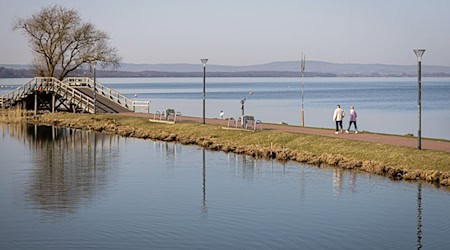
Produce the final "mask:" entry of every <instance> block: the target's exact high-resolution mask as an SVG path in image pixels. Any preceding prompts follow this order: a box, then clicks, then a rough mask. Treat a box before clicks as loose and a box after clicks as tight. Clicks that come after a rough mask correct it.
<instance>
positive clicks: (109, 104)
mask: <svg viewBox="0 0 450 250" xmlns="http://www.w3.org/2000/svg"><path fill="white" fill-rule="evenodd" d="M73 88H74V89H77V90H78V91H80V92H81V93H83V94H85V95H86V96H89V97H90V98H92V99H93V98H94V93H93V92H92V89H90V88H88V87H81V86H80V87H73ZM96 99H97V101H96V107H97V108H96V109H97V113H123V112H130V110H128V109H126V108H124V107H122V106H121V105H119V104H117V103H115V102H114V101H112V100H109V99H108V98H106V97H104V96H102V95H99V94H97V95H96Z"/></svg>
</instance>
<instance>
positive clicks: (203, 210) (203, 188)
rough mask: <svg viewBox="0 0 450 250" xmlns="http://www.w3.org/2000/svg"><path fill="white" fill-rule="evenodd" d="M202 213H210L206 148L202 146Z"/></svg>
mask: <svg viewBox="0 0 450 250" xmlns="http://www.w3.org/2000/svg"><path fill="white" fill-rule="evenodd" d="M202 163H203V164H202V177H203V181H202V191H203V192H202V195H203V196H202V214H208V207H207V206H206V156H205V148H202Z"/></svg>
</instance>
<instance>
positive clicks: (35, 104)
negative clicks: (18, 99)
mask: <svg viewBox="0 0 450 250" xmlns="http://www.w3.org/2000/svg"><path fill="white" fill-rule="evenodd" d="M37 110H38V93H37V92H35V93H34V115H37Z"/></svg>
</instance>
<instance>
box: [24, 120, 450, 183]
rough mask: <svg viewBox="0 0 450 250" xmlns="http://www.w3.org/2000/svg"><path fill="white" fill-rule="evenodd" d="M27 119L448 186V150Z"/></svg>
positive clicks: (197, 127)
mask: <svg viewBox="0 0 450 250" xmlns="http://www.w3.org/2000/svg"><path fill="white" fill-rule="evenodd" d="M32 122H36V123H39V124H51V125H57V126H62V127H71V128H79V129H90V130H95V131H100V132H106V133H114V134H119V135H122V136H129V137H137V138H144V139H155V140H163V141H173V142H179V143H182V144H195V145H200V146H203V147H206V148H209V149H212V150H221V151H225V152H234V153H239V154H248V155H252V156H254V157H257V158H275V159H279V160H294V161H298V162H303V163H308V164H312V165H316V166H319V167H320V166H331V167H342V168H347V169H357V170H361V171H365V172H369V173H375V174H379V175H383V176H387V177H389V178H393V179H406V180H418V179H419V180H426V181H428V182H433V183H435V184H438V185H443V186H450V153H447V152H440V151H431V150H422V151H419V150H417V149H413V148H407V147H398V146H392V145H385V144H377V143H371V142H363V141H355V140H347V139H342V138H332V137H324V136H316V135H306V134H298V133H291V132H284V131H274V130H263V131H255V132H250V131H238V130H224V129H222V128H221V126H218V125H202V124H197V123H190V122H180V123H177V124H174V125H169V124H159V123H151V122H149V121H148V120H147V119H145V118H136V117H123V116H116V115H95V116H94V115H87V114H86V115H83V114H62V113H59V114H45V115H42V116H38V117H35V118H33V119H32Z"/></svg>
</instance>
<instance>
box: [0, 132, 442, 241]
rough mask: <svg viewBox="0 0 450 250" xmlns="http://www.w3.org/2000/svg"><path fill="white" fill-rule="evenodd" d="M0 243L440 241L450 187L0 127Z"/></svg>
mask: <svg viewBox="0 0 450 250" xmlns="http://www.w3.org/2000/svg"><path fill="white" fill-rule="evenodd" d="M0 136H1V140H0V159H1V162H0V173H1V174H0V202H1V204H0V249H92V248H97V249H161V248H165V249H262V248H266V249H414V248H418V247H422V246H423V248H424V249H446V248H448V246H449V245H450V237H449V231H450V213H449V210H448V208H449V207H450V193H449V191H448V190H444V189H439V188H436V187H434V186H431V185H428V184H425V183H423V184H420V183H409V182H405V181H391V180H389V179H386V178H383V177H379V176H374V175H369V174H366V173H359V172H351V171H343V170H340V169H333V168H317V167H314V166H308V165H305V164H299V163H295V162H287V163H280V162H277V161H265V160H258V159H254V158H252V157H248V156H244V155H236V154H231V153H229V154H227V153H223V152H212V151H207V150H203V149H201V148H199V147H195V146H182V145H179V144H173V143H165V142H155V141H150V140H141V139H133V138H123V137H119V136H112V135H105V134H100V133H96V132H89V131H79V130H72V129H57V128H53V127H38V126H18V125H4V124H0Z"/></svg>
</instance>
